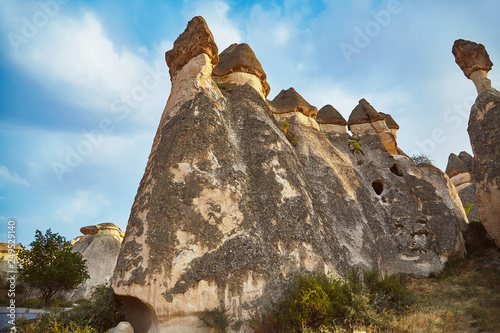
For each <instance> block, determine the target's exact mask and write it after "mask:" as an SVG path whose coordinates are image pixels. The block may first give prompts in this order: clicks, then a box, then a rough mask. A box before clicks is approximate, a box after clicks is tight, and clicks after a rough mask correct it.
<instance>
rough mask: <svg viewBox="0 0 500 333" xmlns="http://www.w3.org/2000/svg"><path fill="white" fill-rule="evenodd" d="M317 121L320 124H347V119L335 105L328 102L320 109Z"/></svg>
mask: <svg viewBox="0 0 500 333" xmlns="http://www.w3.org/2000/svg"><path fill="white" fill-rule="evenodd" d="M316 121H317V122H318V123H319V124H334V125H340V126H345V125H347V121H346V120H345V119H344V117H342V115H341V114H340V112H338V111H337V109H335V108H334V107H333V106H331V105H330V104H327V105H325V106H323V107H322V108H321V109H319V111H318V115H317V116H316Z"/></svg>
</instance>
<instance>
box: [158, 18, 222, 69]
mask: <svg viewBox="0 0 500 333" xmlns="http://www.w3.org/2000/svg"><path fill="white" fill-rule="evenodd" d="M202 53H204V54H206V55H208V57H209V58H210V63H211V64H212V66H215V65H217V62H218V61H219V55H218V54H219V51H218V49H217V44H215V40H214V36H212V32H211V31H210V29H208V26H207V23H206V22H205V19H204V18H203V17H201V16H196V17H194V18H193V19H192V20H191V21H189V23H188V26H187V28H186V30H185V31H184V32H183V33H182V34H181V35H180V36H179V37H178V38H177V39H176V40H175V42H174V48H173V49H172V50H170V51H168V52H166V53H165V61H166V62H167V65H168V67H169V68H170V70H169V73H170V77H173V76H175V75H176V74H177V72H178V71H180V70H181V68H182V67H184V66H185V65H186V64H187V63H188V62H189V61H190V60H191V59H193V58H195V57H196V56H198V55H200V54H202Z"/></svg>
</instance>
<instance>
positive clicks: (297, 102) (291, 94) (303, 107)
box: [270, 88, 318, 118]
mask: <svg viewBox="0 0 500 333" xmlns="http://www.w3.org/2000/svg"><path fill="white" fill-rule="evenodd" d="M270 104H271V107H272V108H271V110H272V112H273V113H288V112H300V113H302V114H304V115H306V116H308V117H311V118H316V115H317V114H318V109H317V108H316V107H315V106H312V105H311V104H309V103H308V102H307V101H306V100H305V99H304V98H303V97H302V96H300V94H299V93H298V92H296V91H295V89H293V88H288V89H287V90H281V91H280V93H279V94H278V95H277V96H276V97H275V98H274V99H273V100H272V101H271V102H270Z"/></svg>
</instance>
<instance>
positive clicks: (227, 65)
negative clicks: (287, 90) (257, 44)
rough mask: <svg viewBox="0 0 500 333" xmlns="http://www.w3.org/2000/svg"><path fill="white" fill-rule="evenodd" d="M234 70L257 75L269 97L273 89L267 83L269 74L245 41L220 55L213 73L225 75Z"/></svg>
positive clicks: (265, 93) (230, 47)
mask: <svg viewBox="0 0 500 333" xmlns="http://www.w3.org/2000/svg"><path fill="white" fill-rule="evenodd" d="M234 72H242V73H249V74H253V75H255V76H256V77H257V78H258V79H259V81H260V82H261V84H262V90H263V92H264V95H265V96H266V97H267V95H269V92H270V91H271V87H270V86H269V83H267V81H266V79H267V75H266V73H265V72H264V70H263V69H262V65H261V64H260V62H259V60H258V59H257V57H256V56H255V53H254V52H253V50H252V48H251V47H250V46H249V45H248V44H245V43H242V44H236V43H235V44H232V45H230V46H229V47H228V48H227V49H225V50H224V51H223V52H222V53H221V54H220V55H219V63H218V64H217V66H216V67H215V68H214V71H213V73H212V75H214V76H224V75H228V74H231V73H234Z"/></svg>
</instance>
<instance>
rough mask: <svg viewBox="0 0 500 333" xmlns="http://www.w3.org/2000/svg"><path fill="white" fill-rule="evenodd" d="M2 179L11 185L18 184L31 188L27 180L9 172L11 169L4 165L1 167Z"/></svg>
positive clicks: (0, 174)
mask: <svg viewBox="0 0 500 333" xmlns="http://www.w3.org/2000/svg"><path fill="white" fill-rule="evenodd" d="M0 177H2V178H3V179H5V180H6V181H7V182H9V183H13V184H18V185H22V186H26V187H29V186H30V184H29V183H28V181H27V180H26V179H24V178H22V177H21V176H19V175H18V174H17V173H15V172H11V171H9V169H8V168H7V167H6V166H4V165H0Z"/></svg>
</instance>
